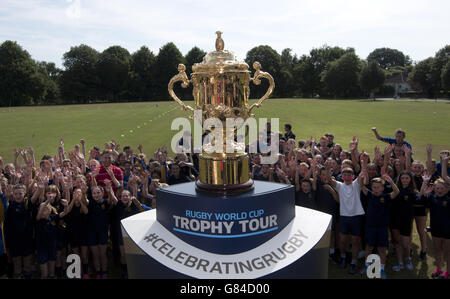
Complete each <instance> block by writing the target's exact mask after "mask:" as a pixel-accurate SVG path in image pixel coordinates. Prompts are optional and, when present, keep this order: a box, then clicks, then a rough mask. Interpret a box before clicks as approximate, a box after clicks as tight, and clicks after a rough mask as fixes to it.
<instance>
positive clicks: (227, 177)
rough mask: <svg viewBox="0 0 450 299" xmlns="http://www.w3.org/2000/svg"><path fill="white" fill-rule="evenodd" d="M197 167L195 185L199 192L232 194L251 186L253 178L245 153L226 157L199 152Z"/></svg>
mask: <svg viewBox="0 0 450 299" xmlns="http://www.w3.org/2000/svg"><path fill="white" fill-rule="evenodd" d="M199 168H200V175H199V179H198V180H197V183H196V187H197V190H198V191H200V192H207V193H213V194H219V195H233V194H241V193H244V192H247V191H250V190H252V188H253V180H252V179H251V178H250V176H249V158H248V155H247V154H245V153H243V154H239V155H236V156H227V157H214V156H208V155H206V154H201V155H200V156H199Z"/></svg>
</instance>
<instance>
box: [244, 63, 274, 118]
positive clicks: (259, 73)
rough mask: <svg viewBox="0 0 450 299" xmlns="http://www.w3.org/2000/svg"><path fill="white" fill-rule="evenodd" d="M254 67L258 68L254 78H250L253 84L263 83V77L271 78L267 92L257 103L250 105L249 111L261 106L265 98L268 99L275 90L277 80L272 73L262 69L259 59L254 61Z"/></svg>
mask: <svg viewBox="0 0 450 299" xmlns="http://www.w3.org/2000/svg"><path fill="white" fill-rule="evenodd" d="M253 68H254V69H255V70H256V72H255V74H254V75H253V78H250V80H252V81H253V84H255V85H259V84H261V80H260V79H261V78H266V79H267V80H269V88H268V89H267V91H266V94H265V95H264V96H263V97H262V98H260V99H259V100H258V102H257V103H255V104H253V105H251V106H250V109H249V112H251V111H252V109H253V108H255V107H257V108H259V107H261V104H262V102H264V100H265V99H267V98H268V97H269V96H270V95H271V94H272V92H273V89H274V88H275V81H274V80H273V77H272V75H270V74H269V73H267V72H263V71H261V64H260V63H259V62H258V61H255V62H254V63H253Z"/></svg>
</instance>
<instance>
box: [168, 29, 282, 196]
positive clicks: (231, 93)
mask: <svg viewBox="0 0 450 299" xmlns="http://www.w3.org/2000/svg"><path fill="white" fill-rule="evenodd" d="M216 34H217V39H216V51H213V52H210V53H208V54H207V55H206V56H205V57H204V58H203V61H202V62H201V63H196V64H194V65H193V66H192V74H191V79H189V78H188V77H187V75H186V73H185V71H186V67H185V66H184V65H183V64H179V65H178V72H179V73H178V74H177V75H175V76H174V77H173V78H172V79H171V80H170V82H169V85H168V90H169V94H170V96H171V97H172V98H173V99H174V100H175V101H176V102H177V103H179V104H180V105H181V106H182V107H183V109H184V110H191V111H194V110H195V109H198V110H201V111H202V120H199V121H201V123H202V124H203V121H204V120H206V119H209V118H218V119H219V120H220V121H221V123H222V130H223V131H222V136H223V138H222V140H221V142H222V148H223V151H222V152H212V151H211V149H212V148H214V147H215V146H216V145H217V144H215V142H216V139H215V138H212V140H209V141H207V142H205V143H204V144H203V145H202V153H201V154H200V155H199V168H200V169H199V172H200V175H199V179H198V180H197V182H196V187H197V190H199V191H205V192H209V193H216V194H222V195H228V194H239V193H243V192H246V191H249V190H251V189H252V188H253V180H252V179H251V178H250V176H249V157H248V154H247V153H246V152H245V143H238V142H236V141H235V138H234V134H235V129H227V126H226V119H227V118H228V119H236V118H242V119H243V120H244V121H245V120H246V119H247V118H249V117H253V114H251V111H252V110H253V108H255V107H258V108H259V107H260V106H261V104H262V102H263V101H264V100H265V99H267V98H268V97H269V96H270V94H271V93H272V92H273V89H274V87H275V82H274V80H273V77H272V76H271V75H270V74H269V73H266V72H263V71H261V64H260V63H259V62H255V63H253V68H254V69H255V73H254V77H253V78H251V77H250V71H249V70H248V68H249V66H248V64H247V63H245V62H240V61H237V59H236V56H235V55H234V54H233V53H232V52H231V51H227V50H224V41H223V40H222V37H221V34H222V32H220V31H217V32H216ZM261 78H265V79H267V80H268V81H269V88H268V90H267V92H266V93H265V94H264V96H263V97H262V98H261V99H259V100H258V102H257V103H255V104H253V105H251V106H249V105H248V99H249V95H250V87H249V83H250V81H252V82H253V83H254V84H255V85H259V84H260V83H261V81H260V79H261ZM178 81H180V82H182V84H181V86H182V87H183V88H186V87H188V86H189V84H190V83H192V85H193V96H194V101H195V109H194V108H193V107H191V106H188V105H186V104H184V103H183V101H181V100H180V99H179V98H178V97H177V95H176V94H175V93H174V91H173V86H174V84H175V83H176V82H178ZM219 140H220V139H219ZM227 141H228V143H230V142H231V144H228V149H230V148H231V149H232V150H231V152H230V151H229V150H227V151H226V150H225V149H227V145H226V142H227Z"/></svg>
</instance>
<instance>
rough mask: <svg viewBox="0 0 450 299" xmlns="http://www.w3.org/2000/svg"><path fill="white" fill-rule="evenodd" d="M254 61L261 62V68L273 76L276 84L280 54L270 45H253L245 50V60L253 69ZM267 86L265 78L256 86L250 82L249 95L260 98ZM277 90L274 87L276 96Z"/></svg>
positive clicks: (278, 78)
mask: <svg viewBox="0 0 450 299" xmlns="http://www.w3.org/2000/svg"><path fill="white" fill-rule="evenodd" d="M255 61H258V62H259V63H261V66H262V70H263V71H264V72H268V73H270V74H271V75H272V77H273V78H274V81H275V84H278V82H279V80H280V77H279V75H280V74H279V72H280V66H281V57H280V54H278V53H277V51H275V50H274V49H272V48H271V47H270V46H258V47H254V48H252V49H251V50H250V51H248V52H247V55H246V58H245V62H246V63H247V64H248V65H249V66H250V69H253V63H254V62H255ZM268 87H269V83H268V82H267V80H261V84H260V85H258V86H255V85H254V84H250V97H252V98H261V97H262V96H263V95H264V94H265V93H266V90H267V88H268ZM279 92H280V91H279V88H275V92H274V96H277V95H278V93H279Z"/></svg>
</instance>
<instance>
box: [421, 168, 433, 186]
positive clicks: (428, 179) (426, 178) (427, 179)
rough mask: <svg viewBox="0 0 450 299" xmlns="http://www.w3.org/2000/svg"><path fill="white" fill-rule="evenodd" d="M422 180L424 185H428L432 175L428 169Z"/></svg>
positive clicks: (424, 172)
mask: <svg viewBox="0 0 450 299" xmlns="http://www.w3.org/2000/svg"><path fill="white" fill-rule="evenodd" d="M422 179H423V182H424V183H428V182H429V181H430V179H431V175H430V173H429V172H428V170H427V169H425V170H424V171H423V174H422Z"/></svg>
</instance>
